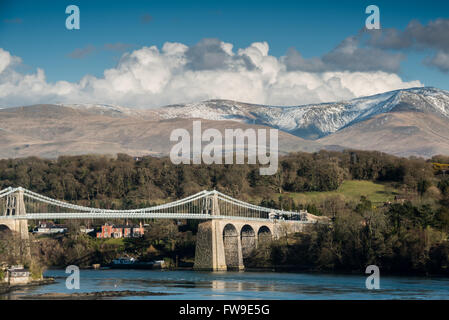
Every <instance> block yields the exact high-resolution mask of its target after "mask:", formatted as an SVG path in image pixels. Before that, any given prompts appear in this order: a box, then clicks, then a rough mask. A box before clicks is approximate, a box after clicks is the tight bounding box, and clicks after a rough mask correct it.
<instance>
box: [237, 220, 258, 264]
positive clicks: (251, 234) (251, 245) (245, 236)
mask: <svg viewBox="0 0 449 320" xmlns="http://www.w3.org/2000/svg"><path fill="white" fill-rule="evenodd" d="M240 239H241V242H242V257H243V263H245V259H246V258H248V257H249V256H250V254H251V252H252V251H253V250H254V249H255V248H256V233H255V231H254V229H253V227H251V226H250V225H249V224H245V225H244V226H243V227H242V230H241V231H240Z"/></svg>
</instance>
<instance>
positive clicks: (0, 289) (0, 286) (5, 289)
mask: <svg viewBox="0 0 449 320" xmlns="http://www.w3.org/2000/svg"><path fill="white" fill-rule="evenodd" d="M54 282H55V279H54V278H50V277H48V278H43V279H39V280H32V281H31V282H29V283H26V284H15V285H8V284H7V283H0V294H5V293H9V292H11V291H14V290H17V289H24V288H29V287H36V286H42V285H47V284H52V283H54Z"/></svg>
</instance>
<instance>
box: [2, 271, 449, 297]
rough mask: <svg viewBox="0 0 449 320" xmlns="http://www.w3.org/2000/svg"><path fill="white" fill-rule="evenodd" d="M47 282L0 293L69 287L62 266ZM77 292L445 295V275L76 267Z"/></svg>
mask: <svg viewBox="0 0 449 320" xmlns="http://www.w3.org/2000/svg"><path fill="white" fill-rule="evenodd" d="M45 275H46V276H50V277H54V278H55V279H56V282H55V283H54V284H51V285H46V286H39V287H34V288H27V289H21V290H18V291H14V292H13V293H11V294H9V295H3V296H0V299H5V298H6V299H15V298H17V297H19V296H20V295H27V296H29V295H34V294H42V293H73V292H74V291H71V290H68V289H66V287H65V279H66V276H67V275H66V274H65V273H64V270H49V271H47V272H46V274H45ZM80 276H81V288H80V290H76V291H77V292H95V291H110V290H133V291H150V292H164V293H168V294H169V295H168V296H148V297H146V296H139V297H122V299H282V300H287V299H449V279H448V278H420V277H387V276H383V277H381V281H380V286H381V289H380V290H367V289H366V288H365V280H366V278H365V276H364V275H329V274H298V273H268V272H267V273H263V272H194V271H161V270H81V273H80Z"/></svg>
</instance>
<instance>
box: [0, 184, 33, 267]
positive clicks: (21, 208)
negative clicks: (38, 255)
mask: <svg viewBox="0 0 449 320" xmlns="http://www.w3.org/2000/svg"><path fill="white" fill-rule="evenodd" d="M24 215H26V210H25V202H24V200H23V189H22V188H19V189H18V190H17V191H16V192H14V193H12V194H10V195H8V196H7V197H6V206H5V211H4V212H3V216H4V217H8V219H2V220H1V222H0V224H1V225H5V226H6V227H8V228H9V229H10V230H11V231H13V232H15V233H16V234H18V235H19V236H20V239H21V240H22V241H25V247H23V246H19V249H20V255H21V256H25V257H26V259H27V260H30V259H31V251H30V246H29V239H30V237H29V234H28V220H27V219H14V217H19V216H24Z"/></svg>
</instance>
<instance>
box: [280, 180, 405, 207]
mask: <svg viewBox="0 0 449 320" xmlns="http://www.w3.org/2000/svg"><path fill="white" fill-rule="evenodd" d="M396 194H397V190H395V189H394V188H392V187H391V186H389V185H386V184H380V183H374V182H371V181H362V180H347V181H344V182H343V183H342V184H341V186H340V187H339V188H338V189H337V190H335V191H326V192H297V193H295V192H292V193H284V194H283V195H289V196H290V197H292V198H293V199H294V200H295V201H297V202H299V203H311V202H312V203H320V202H322V201H323V200H325V199H326V198H327V197H330V196H337V195H339V196H342V197H344V199H345V200H346V201H358V200H360V197H361V196H365V197H367V198H368V200H370V201H372V202H374V203H383V202H386V201H392V200H393V199H394V196H395V195H396ZM280 195H281V194H279V193H278V194H276V197H275V198H278V197H279V196H280Z"/></svg>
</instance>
